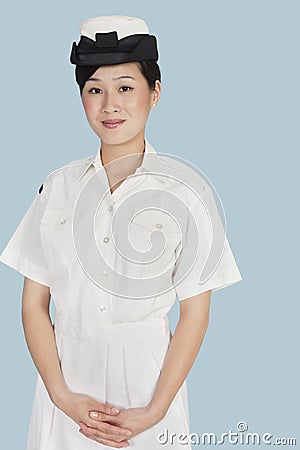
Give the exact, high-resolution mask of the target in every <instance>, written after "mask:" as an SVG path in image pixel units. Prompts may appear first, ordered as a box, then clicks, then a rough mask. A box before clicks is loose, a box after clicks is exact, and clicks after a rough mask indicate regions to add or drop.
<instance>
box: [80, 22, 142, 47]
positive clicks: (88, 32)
mask: <svg viewBox="0 0 300 450" xmlns="http://www.w3.org/2000/svg"><path fill="white" fill-rule="evenodd" d="M99 31H101V33H110V32H112V31H116V32H117V34H118V39H119V40H120V39H123V38H125V37H127V36H131V35H133V34H149V29H148V26H147V24H146V22H145V21H144V20H143V19H139V18H137V17H129V16H99V17H93V18H92V19H87V20H85V21H84V22H83V23H82V24H81V26H80V34H81V35H82V36H86V37H88V38H90V39H93V40H94V41H95V35H96V33H98V32H99Z"/></svg>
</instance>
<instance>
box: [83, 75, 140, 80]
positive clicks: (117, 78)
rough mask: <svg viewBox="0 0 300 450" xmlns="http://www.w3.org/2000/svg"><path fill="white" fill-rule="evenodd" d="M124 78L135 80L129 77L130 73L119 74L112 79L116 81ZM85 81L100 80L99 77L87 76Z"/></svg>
mask: <svg viewBox="0 0 300 450" xmlns="http://www.w3.org/2000/svg"><path fill="white" fill-rule="evenodd" d="M124 78H127V79H128V78H129V79H130V80H135V78H133V77H131V76H130V75H120V76H119V77H114V78H113V80H115V81H117V80H122V79H124ZM87 81H102V80H101V78H94V77H92V78H89V79H88V80H87Z"/></svg>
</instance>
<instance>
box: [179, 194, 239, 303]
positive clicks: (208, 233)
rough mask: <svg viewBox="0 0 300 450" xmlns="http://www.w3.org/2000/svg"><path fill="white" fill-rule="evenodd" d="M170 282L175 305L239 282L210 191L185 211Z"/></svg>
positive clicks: (232, 256)
mask: <svg viewBox="0 0 300 450" xmlns="http://www.w3.org/2000/svg"><path fill="white" fill-rule="evenodd" d="M176 253H177V256H176V264H175V268H174V271H173V274H172V282H173V286H174V289H175V292H176V295H177V297H178V300H179V301H182V300H185V299H187V298H190V297H193V296H195V295H198V294H201V293H202V292H205V291H208V290H212V291H215V290H217V289H221V288H224V287H226V286H230V285H232V284H234V283H237V282H239V281H241V280H242V277H241V274H240V271H239V268H238V266H237V263H236V261H235V258H234V255H233V252H232V250H231V247H230V245H229V242H228V239H227V236H226V233H225V227H224V224H223V222H222V220H221V215H220V213H219V210H218V208H217V205H216V202H215V198H214V195H213V193H212V190H211V188H210V187H209V186H208V185H206V188H205V194H204V195H203V197H201V199H200V198H199V197H198V196H197V197H196V196H194V198H193V201H191V204H190V206H189V207H188V221H187V227H186V232H185V234H184V236H183V240H182V243H181V245H180V246H179V248H177V249H176Z"/></svg>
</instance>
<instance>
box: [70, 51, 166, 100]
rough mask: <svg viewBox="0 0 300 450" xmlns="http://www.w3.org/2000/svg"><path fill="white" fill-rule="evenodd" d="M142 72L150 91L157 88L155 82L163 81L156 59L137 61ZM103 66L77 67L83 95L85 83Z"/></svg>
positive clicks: (77, 78)
mask: <svg viewBox="0 0 300 450" xmlns="http://www.w3.org/2000/svg"><path fill="white" fill-rule="evenodd" d="M136 64H137V65H138V67H139V69H140V71H141V72H142V74H143V75H144V77H145V78H146V80H147V83H148V86H149V88H150V89H154V88H155V81H156V80H158V81H161V73H160V68H159V66H158V64H157V62H156V61H155V60H154V59H148V60H146V61H136ZM99 67H101V66H76V69H75V75H76V81H77V83H78V85H79V88H80V94H82V90H83V87H84V85H85V82H86V81H87V80H88V79H89V78H90V77H91V76H92V75H93V73H95V72H96V70H97V69H99Z"/></svg>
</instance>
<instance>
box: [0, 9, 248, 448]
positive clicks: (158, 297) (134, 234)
mask: <svg viewBox="0 0 300 450" xmlns="http://www.w3.org/2000/svg"><path fill="white" fill-rule="evenodd" d="M157 59H158V53H157V46H156V39H155V37H154V36H151V35H149V32H148V28H147V25H146V24H145V22H144V21H143V20H141V19H136V18H130V17H122V16H112V17H96V18H94V19H89V20H87V21H85V22H84V23H83V25H82V27H81V39H80V42H79V44H78V45H76V44H75V43H74V44H73V48H72V53H71V62H72V63H73V64H75V65H76V81H77V83H78V84H79V87H80V93H81V98H82V104H83V107H84V110H85V113H86V117H87V120H88V122H89V124H90V126H91V128H92V129H93V131H94V132H95V133H96V134H97V136H98V137H99V139H100V147H99V150H98V151H97V153H96V155H92V156H89V157H87V158H82V159H80V160H75V161H72V162H70V163H69V164H66V165H65V166H63V167H61V168H59V169H57V170H55V171H54V172H52V173H50V174H49V175H48V177H47V178H46V179H45V180H44V182H43V184H42V185H41V187H40V189H39V191H38V193H37V195H36V197H35V198H34V200H33V202H32V204H31V205H30V207H29V209H28V210H27V212H26V214H25V216H24V217H23V219H22V221H21V223H20V224H19V226H18V228H17V229H16V231H15V233H14V235H13V236H12V238H11V239H10V241H9V243H8V244H7V246H6V248H5V249H4V250H3V252H2V254H1V261H2V262H4V263H5V264H8V265H9V266H11V267H13V268H14V269H16V270H18V271H19V272H20V273H22V274H23V275H24V288H23V295H22V319H23V326H24V332H25V336H26V341H27V344H28V348H29V350H30V353H31V355H32V358H33V361H34V363H35V365H36V367H37V370H38V372H39V374H38V380H37V386H36V393H35V399H34V404H33V411H32V417H31V422H30V428H29V434H28V442H27V449H28V450H46V449H47V450H60V449H61V450H68V449H70V450H71V449H72V450H73V449H76V450H92V449H96V448H99V443H101V444H103V445H105V446H106V448H124V447H127V446H130V445H134V446H135V448H136V449H137V450H138V449H143V450H144V449H151V450H152V449H158V448H161V445H162V440H161V439H162V435H164V438H163V439H165V437H166V433H167V434H169V435H171V434H172V433H175V434H176V435H177V437H173V438H172V439H171V440H168V442H167V443H164V447H165V448H172V449H179V448H181V445H182V444H183V442H182V441H181V442H180V438H179V437H178V435H179V434H180V433H185V434H186V435H187V436H188V433H189V416H188V404H187V392H186V382H185V379H186V377H187V375H188V373H189V371H190V369H191V367H192V365H193V362H194V360H195V358H196V356H197V354H198V352H199V349H200V346H201V343H202V341H203V338H204V335H205V333H206V329H207V326H208V320H209V308H210V298H211V292H212V291H213V290H216V289H220V288H222V287H225V286H227V285H229V284H233V283H236V282H238V281H240V280H241V276H240V273H239V270H238V267H237V265H236V262H235V259H234V257H233V254H232V252H231V249H230V246H229V243H228V241H227V238H226V236H225V234H224V232H223V234H222V230H223V227H222V223H221V220H220V216H219V214H218V212H217V208H216V204H215V201H214V197H213V195H212V190H211V189H210V187H209V186H208V184H207V182H205V181H204V179H203V178H202V177H201V176H199V175H197V174H195V171H193V170H192V169H191V168H190V167H188V166H187V165H185V164H183V163H182V162H179V161H176V160H175V159H172V158H168V157H159V156H158V154H157V153H156V152H155V150H154V149H153V148H152V147H151V145H150V144H149V143H148V142H147V141H146V140H145V127H146V123H147V119H148V115H149V113H150V111H151V110H153V109H154V108H155V107H156V105H157V103H158V101H159V98H160V93H161V84H160V71H159V67H158V65H157V62H156V61H157ZM212 231H213V233H214V234H213V233H212ZM212 236H213V239H212ZM199 242H200V244H201V245H200V247H198V245H197V244H199ZM195 249H196V250H197V251H196V252H195ZM204 268H205V269H206V272H207V276H206V278H204V279H203V278H201V274H203V273H204V272H205V271H204ZM50 296H52V298H53V300H54V303H55V307H56V316H55V324H54V326H52V323H51V319H50V315H49V303H50ZM176 296H177V298H178V299H179V301H180V319H179V321H178V324H177V327H176V330H175V332H174V335H173V336H172V335H171V332H170V329H169V326H168V320H167V313H168V312H169V310H170V309H171V307H172V306H173V304H174V302H175V300H176ZM181 439H182V437H181ZM185 448H191V447H190V444H187V441H185Z"/></svg>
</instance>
